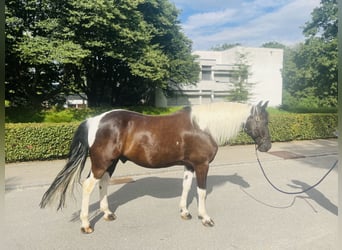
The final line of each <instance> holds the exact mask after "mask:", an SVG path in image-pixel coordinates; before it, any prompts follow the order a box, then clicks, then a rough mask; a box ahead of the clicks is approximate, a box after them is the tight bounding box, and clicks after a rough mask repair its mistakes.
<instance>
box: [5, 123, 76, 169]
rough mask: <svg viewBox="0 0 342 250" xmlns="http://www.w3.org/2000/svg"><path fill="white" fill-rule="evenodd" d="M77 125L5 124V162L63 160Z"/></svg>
mask: <svg viewBox="0 0 342 250" xmlns="http://www.w3.org/2000/svg"><path fill="white" fill-rule="evenodd" d="M77 126H78V123H68V124H39V123H37V124H34V123H26V124H23V123H21V124H5V154H6V162H13V161H31V160H48V159H57V158H64V157H65V156H66V155H67V154H68V150H69V144H70V142H71V139H72V136H73V133H74V131H75V130H76V128H77Z"/></svg>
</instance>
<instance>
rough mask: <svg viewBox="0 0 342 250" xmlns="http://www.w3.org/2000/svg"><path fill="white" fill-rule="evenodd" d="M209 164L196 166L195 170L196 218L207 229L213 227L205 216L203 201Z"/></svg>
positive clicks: (205, 193)
mask: <svg viewBox="0 0 342 250" xmlns="http://www.w3.org/2000/svg"><path fill="white" fill-rule="evenodd" d="M208 169H209V164H204V165H201V166H197V168H196V170H195V171H196V179H197V195H198V218H200V219H201V220H202V224H203V225H204V226H207V227H213V226H214V225H215V223H214V221H213V220H212V219H211V218H210V216H209V215H208V214H207V210H206V206H205V200H206V197H207V190H206V186H207V174H208Z"/></svg>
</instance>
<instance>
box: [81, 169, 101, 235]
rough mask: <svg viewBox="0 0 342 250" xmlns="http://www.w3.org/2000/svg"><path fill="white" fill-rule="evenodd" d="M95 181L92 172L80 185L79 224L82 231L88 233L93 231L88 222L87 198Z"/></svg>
mask: <svg viewBox="0 0 342 250" xmlns="http://www.w3.org/2000/svg"><path fill="white" fill-rule="evenodd" d="M97 182H98V180H97V179H95V178H94V176H93V174H92V173H91V174H90V176H89V177H88V178H87V179H86V180H85V181H84V182H83V185H82V207H81V213H80V219H81V223H82V226H81V232H82V233H86V234H89V233H92V232H93V231H94V230H93V228H92V227H91V226H90V223H89V199H90V195H91V193H92V192H93V190H94V187H95V185H96V183H97Z"/></svg>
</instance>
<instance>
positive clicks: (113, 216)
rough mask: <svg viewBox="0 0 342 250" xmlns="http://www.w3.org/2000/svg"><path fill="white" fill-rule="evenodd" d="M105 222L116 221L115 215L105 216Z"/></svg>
mask: <svg viewBox="0 0 342 250" xmlns="http://www.w3.org/2000/svg"><path fill="white" fill-rule="evenodd" d="M103 218H104V219H105V220H106V221H113V220H115V219H116V215H115V214H108V215H107V216H104V217H103Z"/></svg>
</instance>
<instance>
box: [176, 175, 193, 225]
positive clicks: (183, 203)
mask: <svg viewBox="0 0 342 250" xmlns="http://www.w3.org/2000/svg"><path fill="white" fill-rule="evenodd" d="M193 176H194V173H193V172H192V171H190V170H187V169H185V170H184V177H183V191H182V196H181V200H180V203H179V208H180V213H181V217H182V219H185V220H190V219H191V218H192V217H191V214H190V212H189V210H188V208H187V201H188V194H189V191H190V189H191V184H192V179H193Z"/></svg>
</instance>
